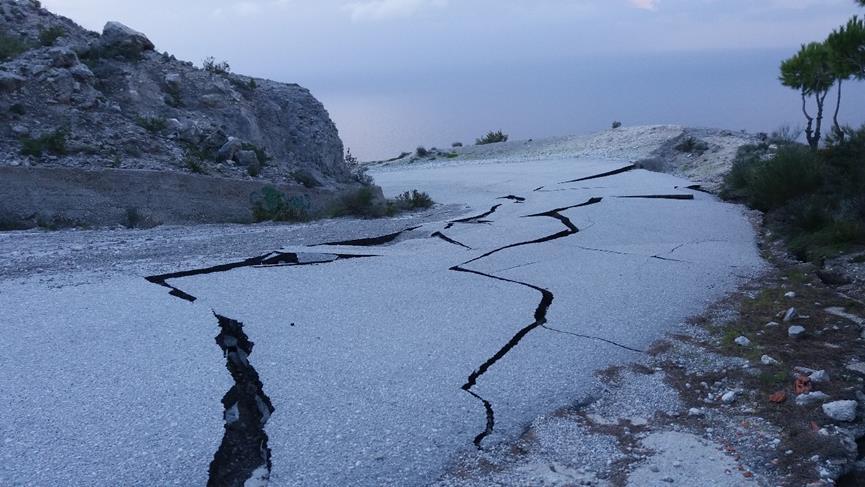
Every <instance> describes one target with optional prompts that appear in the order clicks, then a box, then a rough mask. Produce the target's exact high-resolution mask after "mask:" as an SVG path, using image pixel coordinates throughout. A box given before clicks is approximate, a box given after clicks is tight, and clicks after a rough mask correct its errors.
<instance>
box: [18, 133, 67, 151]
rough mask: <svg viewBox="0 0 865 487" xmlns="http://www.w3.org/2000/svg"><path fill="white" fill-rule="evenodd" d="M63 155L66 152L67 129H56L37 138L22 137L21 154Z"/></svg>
mask: <svg viewBox="0 0 865 487" xmlns="http://www.w3.org/2000/svg"><path fill="white" fill-rule="evenodd" d="M46 152H47V153H49V154H53V155H56V156H62V155H64V154H66V131H65V130H55V131H54V132H50V133H47V134H45V135H42V136H40V137H37V138H35V139H34V138H30V137H23V138H22V139H21V154H22V155H25V156H34V157H40V156H42V154H44V153H46Z"/></svg>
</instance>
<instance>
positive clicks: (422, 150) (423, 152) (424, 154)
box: [414, 146, 430, 157]
mask: <svg viewBox="0 0 865 487" xmlns="http://www.w3.org/2000/svg"><path fill="white" fill-rule="evenodd" d="M414 154H415V155H416V156H418V157H429V156H430V151H428V150H427V148H426V147H424V146H419V147H418V148H417V149H415V151H414Z"/></svg>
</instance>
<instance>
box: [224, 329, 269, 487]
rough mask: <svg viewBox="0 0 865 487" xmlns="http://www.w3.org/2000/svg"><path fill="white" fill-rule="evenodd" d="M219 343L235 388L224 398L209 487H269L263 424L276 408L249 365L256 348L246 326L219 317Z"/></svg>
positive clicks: (267, 451) (267, 458) (267, 459)
mask: <svg viewBox="0 0 865 487" xmlns="http://www.w3.org/2000/svg"><path fill="white" fill-rule="evenodd" d="M216 318H217V320H218V321H219V329H220V332H219V335H218V336H217V337H216V343H217V344H218V345H219V347H220V348H221V349H222V352H223V354H224V356H225V359H226V360H225V367H226V368H227V369H228V371H229V373H230V374H231V378H232V379H234V385H233V386H232V387H231V389H229V390H228V392H226V393H225V396H223V398H222V404H223V406H224V407H225V413H224V419H225V434H224V435H223V437H222V443H221V444H220V445H219V450H217V452H216V454H215V455H214V456H213V461H212V462H210V469H209V477H208V481H207V485H208V486H210V487H242V486H244V485H246V484H247V482H248V481H251V480H252V481H256V482H258V483H257V485H262V484H266V483H267V481H268V479H269V478H270V471H271V467H272V464H271V461H270V448H269V447H268V446H267V440H268V438H267V433H266V432H265V430H264V425H265V424H267V420H268V419H270V415H271V414H273V412H274V411H275V408H274V407H273V404H272V403H271V401H270V398H269V397H268V396H267V394H265V393H264V390H263V385H262V383H261V379H259V377H258V372H257V371H256V370H255V368H254V367H253V366H252V365H251V364H250V363H249V356H250V355H251V354H252V348H253V346H254V345H255V344H254V343H253V342H251V341H250V340H249V337H247V336H246V334H245V333H244V332H243V323H241V322H239V321H235V320H232V319H230V318H226V317H224V316H220V315H216Z"/></svg>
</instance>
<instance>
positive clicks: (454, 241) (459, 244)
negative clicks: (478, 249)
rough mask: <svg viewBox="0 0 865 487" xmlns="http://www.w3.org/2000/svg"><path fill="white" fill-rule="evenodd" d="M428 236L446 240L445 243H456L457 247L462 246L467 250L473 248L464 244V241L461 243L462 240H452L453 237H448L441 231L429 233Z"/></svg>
mask: <svg viewBox="0 0 865 487" xmlns="http://www.w3.org/2000/svg"><path fill="white" fill-rule="evenodd" d="M430 237H433V238H440V239H442V240H444V241H445V242H447V243H449V244H453V245H457V246H459V247H463V248H466V249H468V250H473V249H472V248H471V247H469V246H468V245H466V244H464V243H462V242H457V241H456V240H454V239H452V238H450V237H448V236H447V235H445V234H443V233H442V232H436V233H434V234H432V235H430Z"/></svg>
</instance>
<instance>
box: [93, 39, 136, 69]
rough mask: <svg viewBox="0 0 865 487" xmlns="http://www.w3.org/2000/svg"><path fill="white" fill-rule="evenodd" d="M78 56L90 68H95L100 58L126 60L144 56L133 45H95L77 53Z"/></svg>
mask: <svg viewBox="0 0 865 487" xmlns="http://www.w3.org/2000/svg"><path fill="white" fill-rule="evenodd" d="M78 58H79V59H80V60H81V62H83V63H84V64H86V65H87V66H88V67H90V68H91V69H95V68H96V65H97V64H98V62H99V61H100V60H102V59H122V60H124V61H128V62H138V61H141V60H142V59H143V58H144V56H143V55H142V53H141V50H140V49H138V48H137V47H135V46H134V45H131V44H129V45H125V44H123V45H113V46H103V45H96V46H94V47H92V48H90V49H88V50H87V51H85V52H83V53H81V54H79V55H78Z"/></svg>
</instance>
